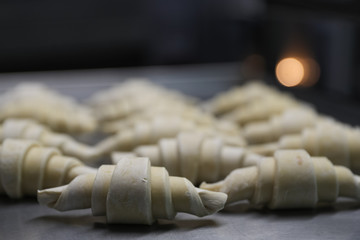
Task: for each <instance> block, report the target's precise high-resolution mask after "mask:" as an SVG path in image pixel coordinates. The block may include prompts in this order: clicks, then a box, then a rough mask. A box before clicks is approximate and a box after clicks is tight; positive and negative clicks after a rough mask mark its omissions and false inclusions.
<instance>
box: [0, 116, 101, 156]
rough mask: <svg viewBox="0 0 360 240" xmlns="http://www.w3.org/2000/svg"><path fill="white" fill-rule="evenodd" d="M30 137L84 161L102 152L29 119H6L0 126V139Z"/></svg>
mask: <svg viewBox="0 0 360 240" xmlns="http://www.w3.org/2000/svg"><path fill="white" fill-rule="evenodd" d="M7 138H15V139H30V140H36V141H39V142H40V143H41V144H43V145H44V146H48V147H56V148H58V149H59V150H60V151H61V152H62V153H64V154H65V155H68V156H73V157H76V158H78V159H80V160H81V161H83V162H85V163H93V162H94V161H97V160H99V158H100V157H101V155H102V153H100V152H99V151H98V150H97V149H96V148H95V147H90V146H87V145H85V144H82V143H80V142H77V141H75V140H74V139H73V138H71V137H70V136H68V135H65V134H60V133H55V132H52V131H51V130H50V129H48V128H47V127H45V126H43V125H41V124H38V123H36V122H35V121H32V120H29V119H6V120H5V122H4V123H3V125H2V126H1V127H0V139H1V141H3V140H4V139H7Z"/></svg>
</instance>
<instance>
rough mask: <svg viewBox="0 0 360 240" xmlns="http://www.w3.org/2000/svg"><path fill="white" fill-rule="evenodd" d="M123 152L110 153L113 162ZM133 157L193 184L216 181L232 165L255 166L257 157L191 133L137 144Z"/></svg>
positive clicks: (238, 148)
mask: <svg viewBox="0 0 360 240" xmlns="http://www.w3.org/2000/svg"><path fill="white" fill-rule="evenodd" d="M124 154H125V155H126V154H129V153H116V152H115V153H113V154H112V157H113V163H115V164H116V162H114V161H115V160H116V159H119V157H118V156H123V155H124ZM133 156H138V157H148V158H149V159H150V161H151V164H152V165H153V166H162V167H165V168H166V169H167V170H168V171H169V173H170V175H173V176H182V177H186V178H187V179H189V180H190V181H191V182H192V183H194V184H197V183H200V182H202V181H208V182H214V181H218V180H219V179H223V178H224V177H225V176H227V175H228V174H229V173H230V172H231V171H232V170H233V169H235V168H239V167H244V166H250V165H256V163H257V161H258V160H259V159H260V158H261V156H259V155H257V154H249V153H247V152H246V150H245V149H244V148H241V147H234V146H229V145H227V144H226V143H225V142H224V141H223V140H222V139H221V138H219V137H209V136H207V135H205V134H201V133H194V132H182V133H179V134H178V135H177V137H176V138H163V139H161V140H160V141H159V142H158V144H157V145H148V146H139V147H137V148H135V149H134V151H133Z"/></svg>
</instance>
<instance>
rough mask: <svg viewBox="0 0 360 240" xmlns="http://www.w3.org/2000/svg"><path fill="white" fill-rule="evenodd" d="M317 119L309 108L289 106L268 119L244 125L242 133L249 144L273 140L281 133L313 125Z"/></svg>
mask: <svg viewBox="0 0 360 240" xmlns="http://www.w3.org/2000/svg"><path fill="white" fill-rule="evenodd" d="M318 121H320V119H319V116H317V114H316V113H315V111H314V110H313V109H311V108H305V107H298V108H291V109H289V110H286V111H285V112H283V113H282V114H281V115H278V116H273V117H272V118H271V119H269V120H268V121H260V122H253V123H249V124H247V125H245V126H244V129H243V134H244V137H245V139H246V141H247V142H248V143H249V144H259V143H265V142H273V141H277V140H278V139H279V138H280V137H281V136H283V135H286V134H293V133H300V132H301V131H302V130H303V129H304V128H306V127H313V126H315V124H316V123H317V122H318Z"/></svg>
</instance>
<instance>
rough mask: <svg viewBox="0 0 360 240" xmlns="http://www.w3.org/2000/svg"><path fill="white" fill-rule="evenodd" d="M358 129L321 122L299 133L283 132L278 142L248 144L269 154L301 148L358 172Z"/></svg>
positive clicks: (359, 157) (250, 147) (359, 135)
mask: <svg viewBox="0 0 360 240" xmlns="http://www.w3.org/2000/svg"><path fill="white" fill-rule="evenodd" d="M359 146H360V129H359V128H351V127H349V126H346V125H342V124H340V123H336V122H332V121H324V122H321V123H319V124H317V125H316V126H315V127H314V128H306V129H304V130H303V131H302V132H301V133H300V134H293V135H285V136H283V137H281V138H280V140H279V142H277V143H271V144H263V145H258V146H256V145H252V146H249V150H250V151H252V152H256V153H258V154H264V155H272V153H273V152H274V151H275V150H277V149H305V150H306V151H308V152H309V154H310V155H311V156H325V157H327V158H329V159H330V161H332V162H333V163H334V164H335V165H342V166H346V167H349V168H350V169H351V170H353V171H354V172H356V173H358V172H360V147H359Z"/></svg>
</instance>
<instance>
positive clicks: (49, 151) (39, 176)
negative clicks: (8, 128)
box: [0, 139, 96, 198]
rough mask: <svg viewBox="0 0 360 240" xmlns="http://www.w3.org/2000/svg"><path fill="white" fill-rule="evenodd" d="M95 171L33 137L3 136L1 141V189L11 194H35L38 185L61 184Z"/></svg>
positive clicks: (40, 187)
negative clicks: (41, 143) (33, 139)
mask: <svg viewBox="0 0 360 240" xmlns="http://www.w3.org/2000/svg"><path fill="white" fill-rule="evenodd" d="M95 171H96V170H95V169H93V168H90V167H87V166H84V165H83V164H82V163H81V162H80V161H78V160H76V159H75V158H71V157H65V156H62V155H61V154H60V153H59V152H58V151H57V150H56V149H55V148H46V147H42V146H40V145H39V144H38V143H37V142H35V141H30V140H18V139H6V140H5V141H4V142H3V143H2V145H1V151H0V186H2V188H0V192H2V193H5V194H7V195H8V196H9V197H11V198H21V197H23V196H24V195H26V196H34V195H36V193H37V190H38V189H43V188H49V187H56V186H61V185H63V184H66V183H69V182H70V181H71V180H72V179H74V178H75V177H76V176H79V175H81V174H85V173H86V174H87V173H93V172H95Z"/></svg>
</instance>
